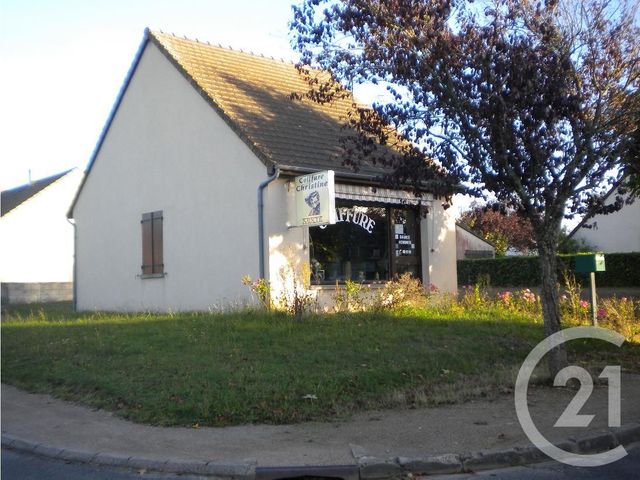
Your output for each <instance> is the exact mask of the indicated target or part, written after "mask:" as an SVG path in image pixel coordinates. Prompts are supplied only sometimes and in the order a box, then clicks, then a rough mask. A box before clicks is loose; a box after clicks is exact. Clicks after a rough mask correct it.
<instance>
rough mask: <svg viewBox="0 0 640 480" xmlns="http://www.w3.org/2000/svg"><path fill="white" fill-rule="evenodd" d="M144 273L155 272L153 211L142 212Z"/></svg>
mask: <svg viewBox="0 0 640 480" xmlns="http://www.w3.org/2000/svg"><path fill="white" fill-rule="evenodd" d="M140 223H141V224H142V274H143V275H147V274H150V273H153V228H152V227H153V223H152V217H151V213H143V214H142V221H141V222H140Z"/></svg>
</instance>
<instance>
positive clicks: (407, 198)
mask: <svg viewBox="0 0 640 480" xmlns="http://www.w3.org/2000/svg"><path fill="white" fill-rule="evenodd" d="M336 198H341V199H343V200H356V201H361V202H378V203H390V204H394V205H428V204H430V203H431V200H433V196H432V195H430V194H423V196H422V197H421V198H417V197H416V196H415V195H414V194H413V192H409V191H405V190H393V189H391V188H380V187H370V186H363V185H346V184H341V183H336Z"/></svg>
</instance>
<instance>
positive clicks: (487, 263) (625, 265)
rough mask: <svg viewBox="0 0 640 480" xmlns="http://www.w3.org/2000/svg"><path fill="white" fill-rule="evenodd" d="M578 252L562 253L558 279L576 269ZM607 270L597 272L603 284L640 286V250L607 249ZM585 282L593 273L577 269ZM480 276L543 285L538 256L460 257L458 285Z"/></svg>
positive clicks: (500, 282)
mask: <svg viewBox="0 0 640 480" xmlns="http://www.w3.org/2000/svg"><path fill="white" fill-rule="evenodd" d="M576 256H577V255H558V279H559V280H561V279H562V272H563V271H564V270H569V271H574V267H575V257H576ZM605 265H606V269H607V271H606V272H598V273H597V274H596V282H597V284H598V286H599V287H640V252H633V253H607V254H606V255H605ZM575 275H576V279H577V280H578V281H579V282H580V283H581V284H582V285H588V283H589V275H588V274H584V273H576V274H575ZM478 279H485V281H486V279H488V283H489V284H490V285H491V286H495V287H533V286H537V285H540V263H539V261H538V257H503V258H486V259H484V258H483V259H477V260H458V285H472V284H474V283H476V282H478Z"/></svg>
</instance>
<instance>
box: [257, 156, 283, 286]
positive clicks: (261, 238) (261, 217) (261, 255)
mask: <svg viewBox="0 0 640 480" xmlns="http://www.w3.org/2000/svg"><path fill="white" fill-rule="evenodd" d="M279 176H280V167H275V170H274V172H273V173H272V174H271V175H270V176H269V178H267V179H266V180H265V181H264V182H262V183H261V184H260V185H258V249H259V250H258V258H259V262H260V278H265V268H264V189H265V188H266V187H267V185H269V184H270V183H271V182H273V181H274V180H276V179H277V178H278V177H279Z"/></svg>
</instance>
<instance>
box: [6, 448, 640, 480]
mask: <svg viewBox="0 0 640 480" xmlns="http://www.w3.org/2000/svg"><path fill="white" fill-rule="evenodd" d="M176 478H180V479H181V480H189V479H192V480H195V479H196V478H202V477H186V476H179V477H178V476H175V475H161V474H156V473H144V472H131V471H127V470H122V469H117V470H116V469H109V468H104V467H94V466H90V465H85V464H74V463H67V462H63V461H59V460H51V459H48V458H43V457H38V456H35V455H30V454H23V453H18V452H15V451H12V450H6V449H2V479H3V480H42V479H47V480H85V479H92V480H93V479H95V480H141V479H144V480H168V479H176ZM424 478H425V479H426V478H427V477H424ZM428 478H429V479H435V478H438V479H441V480H444V479H447V480H462V479H474V480H488V479H492V480H551V479H553V480H556V479H559V480H595V479H598V480H607V479H611V480H627V479H628V480H635V479H640V445H638V446H636V447H635V448H633V449H629V455H627V456H626V457H625V458H623V459H622V460H619V461H618V462H615V463H612V464H610V465H606V466H604V467H594V468H577V467H571V466H568V465H564V464H561V463H557V462H550V463H544V464H537V465H532V466H530V467H517V468H508V469H504V470H493V471H490V472H480V473H476V474H463V475H446V476H439V477H428Z"/></svg>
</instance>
